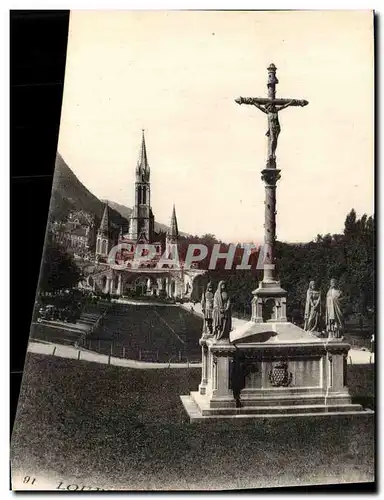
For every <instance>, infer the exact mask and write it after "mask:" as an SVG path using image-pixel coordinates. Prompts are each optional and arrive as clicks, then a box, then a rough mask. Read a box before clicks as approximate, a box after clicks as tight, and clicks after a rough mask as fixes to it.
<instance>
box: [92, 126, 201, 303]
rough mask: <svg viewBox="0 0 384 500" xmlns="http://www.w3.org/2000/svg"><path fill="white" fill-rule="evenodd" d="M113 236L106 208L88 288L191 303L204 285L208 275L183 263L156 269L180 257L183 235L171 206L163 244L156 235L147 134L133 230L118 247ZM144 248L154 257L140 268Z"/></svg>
mask: <svg viewBox="0 0 384 500" xmlns="http://www.w3.org/2000/svg"><path fill="white" fill-rule="evenodd" d="M110 235H111V231H110V222H109V207H108V204H106V205H105V208H104V213H103V217H102V220H101V224H100V227H99V228H98V230H97V235H96V248H95V256H96V258H95V264H94V266H90V265H88V266H87V267H86V268H85V269H84V270H83V272H84V271H85V274H86V275H87V278H86V283H87V286H88V287H90V288H92V289H93V290H95V291H99V292H103V293H109V294H111V295H115V296H119V297H131V296H138V295H140V296H143V295H144V296H158V297H163V298H167V297H168V298H173V299H178V298H179V299H188V298H191V297H192V296H194V295H196V293H195V294H194V287H196V286H198V283H199V281H200V280H196V278H198V277H200V276H202V275H203V274H204V273H205V272H204V271H203V270H199V269H184V267H183V263H182V262H180V265H173V264H170V265H165V266H161V267H159V265H158V264H159V260H160V259H161V258H164V255H166V258H170V257H171V256H174V255H175V251H176V252H177V254H178V243H179V231H178V223H177V217H176V209H175V206H173V210H172V215H171V223H170V227H169V229H168V231H167V234H166V238H165V242H164V241H161V238H160V237H159V235H158V234H156V233H155V218H154V215H153V212H152V207H151V184H150V167H149V162H148V158H147V150H146V143H145V137H144V131H143V135H142V141H141V147H140V154H139V159H138V162H137V166H136V178H135V204H134V207H133V211H132V214H131V217H130V220H129V228H128V231H124V228H123V227H121V228H120V234H119V237H118V241H117V242H116V241H113V240H112V239H111V236H110ZM116 243H117V244H116ZM138 245H140V247H138ZM146 245H150V246H151V248H152V249H154V250H155V253H154V255H152V253H151V258H149V254H148V258H145V259H143V262H142V263H139V265H137V264H135V262H134V258H135V257H136V256H137V255H138V251H139V250H140V249H141V248H143V247H145V246H146ZM111 251H112V252H111ZM112 254H113V256H112V257H111V255H112ZM195 292H196V290H195ZM197 295H198V293H197Z"/></svg>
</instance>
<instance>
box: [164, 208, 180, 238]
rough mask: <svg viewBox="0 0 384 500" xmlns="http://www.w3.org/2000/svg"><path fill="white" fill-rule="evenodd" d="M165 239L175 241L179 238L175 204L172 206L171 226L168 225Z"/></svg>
mask: <svg viewBox="0 0 384 500" xmlns="http://www.w3.org/2000/svg"><path fill="white" fill-rule="evenodd" d="M167 237H168V239H170V240H177V239H178V237H179V229H178V227H177V218H176V209H175V204H173V210H172V217H171V224H170V226H169V229H168V231H167Z"/></svg>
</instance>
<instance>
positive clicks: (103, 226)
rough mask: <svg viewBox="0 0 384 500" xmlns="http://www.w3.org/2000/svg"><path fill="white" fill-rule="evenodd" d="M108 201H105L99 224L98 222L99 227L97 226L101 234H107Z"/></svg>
mask: <svg viewBox="0 0 384 500" xmlns="http://www.w3.org/2000/svg"><path fill="white" fill-rule="evenodd" d="M108 209H109V207H108V201H107V202H106V204H105V208H104V213H103V217H102V219H101V224H100V228H99V232H100V233H102V234H108V233H109V216H108Z"/></svg>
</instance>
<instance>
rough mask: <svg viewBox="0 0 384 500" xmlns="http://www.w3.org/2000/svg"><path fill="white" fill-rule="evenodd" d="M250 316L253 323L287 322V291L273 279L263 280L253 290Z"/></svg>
mask: <svg viewBox="0 0 384 500" xmlns="http://www.w3.org/2000/svg"><path fill="white" fill-rule="evenodd" d="M252 293H253V300H252V318H251V321H253V322H254V323H264V322H276V321H281V322H287V309H286V303H287V292H286V291H285V290H283V288H281V286H280V282H279V281H276V280H274V279H271V280H269V281H266V280H263V281H261V282H260V283H259V287H258V288H257V289H256V290H254V291H253V292H252Z"/></svg>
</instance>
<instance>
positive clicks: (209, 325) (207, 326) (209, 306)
mask: <svg viewBox="0 0 384 500" xmlns="http://www.w3.org/2000/svg"><path fill="white" fill-rule="evenodd" d="M213 298H214V294H213V286H212V283H211V282H209V283H208V285H207V288H206V290H205V292H203V296H202V297H201V309H202V311H203V315H204V331H203V333H205V334H208V335H213Z"/></svg>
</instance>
